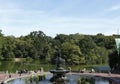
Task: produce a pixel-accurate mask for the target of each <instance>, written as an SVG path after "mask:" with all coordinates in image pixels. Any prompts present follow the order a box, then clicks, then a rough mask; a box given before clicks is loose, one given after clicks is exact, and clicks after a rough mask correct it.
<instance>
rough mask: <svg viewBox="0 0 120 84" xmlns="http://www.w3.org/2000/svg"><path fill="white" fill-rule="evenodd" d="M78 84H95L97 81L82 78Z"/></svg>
mask: <svg viewBox="0 0 120 84" xmlns="http://www.w3.org/2000/svg"><path fill="white" fill-rule="evenodd" d="M77 84H95V79H93V78H84V77H82V78H81V79H79V80H78V81H77Z"/></svg>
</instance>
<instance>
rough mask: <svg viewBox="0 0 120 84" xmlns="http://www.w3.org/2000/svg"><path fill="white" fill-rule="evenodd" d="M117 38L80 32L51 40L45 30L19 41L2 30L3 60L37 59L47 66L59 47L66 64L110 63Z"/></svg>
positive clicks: (1, 49)
mask: <svg viewBox="0 0 120 84" xmlns="http://www.w3.org/2000/svg"><path fill="white" fill-rule="evenodd" d="M115 37H116V36H115V35H114V36H104V35H103V34H97V35H81V34H79V33H77V34H70V35H65V34H58V35H57V36H56V37H55V38H51V37H49V36H46V35H45V34H44V33H43V32H42V31H33V32H31V33H30V34H28V35H26V36H21V37H18V38H16V37H14V36H4V35H3V34H2V33H1V31H0V60H3V59H4V60H13V59H14V58H27V60H28V61H29V60H31V59H37V60H41V61H42V62H44V63H46V64H48V63H53V62H54V59H55V58H56V56H58V49H59V48H60V49H61V51H62V58H64V59H65V60H66V63H67V64H70V65H79V64H107V63H108V55H109V54H110V53H111V52H112V51H113V50H114V49H115V41H114V39H115ZM98 59H99V60H98Z"/></svg>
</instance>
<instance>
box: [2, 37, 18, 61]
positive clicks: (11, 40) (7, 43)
mask: <svg viewBox="0 0 120 84" xmlns="http://www.w3.org/2000/svg"><path fill="white" fill-rule="evenodd" d="M15 47H16V46H15V37H13V36H8V37H5V38H4V44H3V47H2V55H3V57H4V59H6V60H13V58H14V57H15V55H14V52H13V51H14V49H15Z"/></svg>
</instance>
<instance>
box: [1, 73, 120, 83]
mask: <svg viewBox="0 0 120 84" xmlns="http://www.w3.org/2000/svg"><path fill="white" fill-rule="evenodd" d="M43 74H50V73H49V72H41V73H35V74H33V73H32V75H43ZM69 74H79V75H86V76H98V77H105V78H111V79H115V80H117V81H120V74H111V73H108V74H107V73H74V72H73V73H72V72H70V73H69ZM30 75H31V74H22V75H21V76H20V74H6V73H0V84H1V83H2V82H3V81H6V80H12V79H16V78H21V77H27V76H30Z"/></svg>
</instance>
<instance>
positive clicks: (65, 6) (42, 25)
mask: <svg viewBox="0 0 120 84" xmlns="http://www.w3.org/2000/svg"><path fill="white" fill-rule="evenodd" d="M119 28H120V0H0V29H1V30H2V33H3V34H4V35H6V36H7V35H13V36H16V37H19V36H25V35H28V34H29V33H30V32H32V31H39V30H40V31H43V32H44V33H45V34H46V35H48V36H52V37H55V36H56V35H57V34H75V33H80V34H92V35H96V34H98V33H102V34H104V35H112V34H117V32H119V31H118V30H119Z"/></svg>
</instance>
